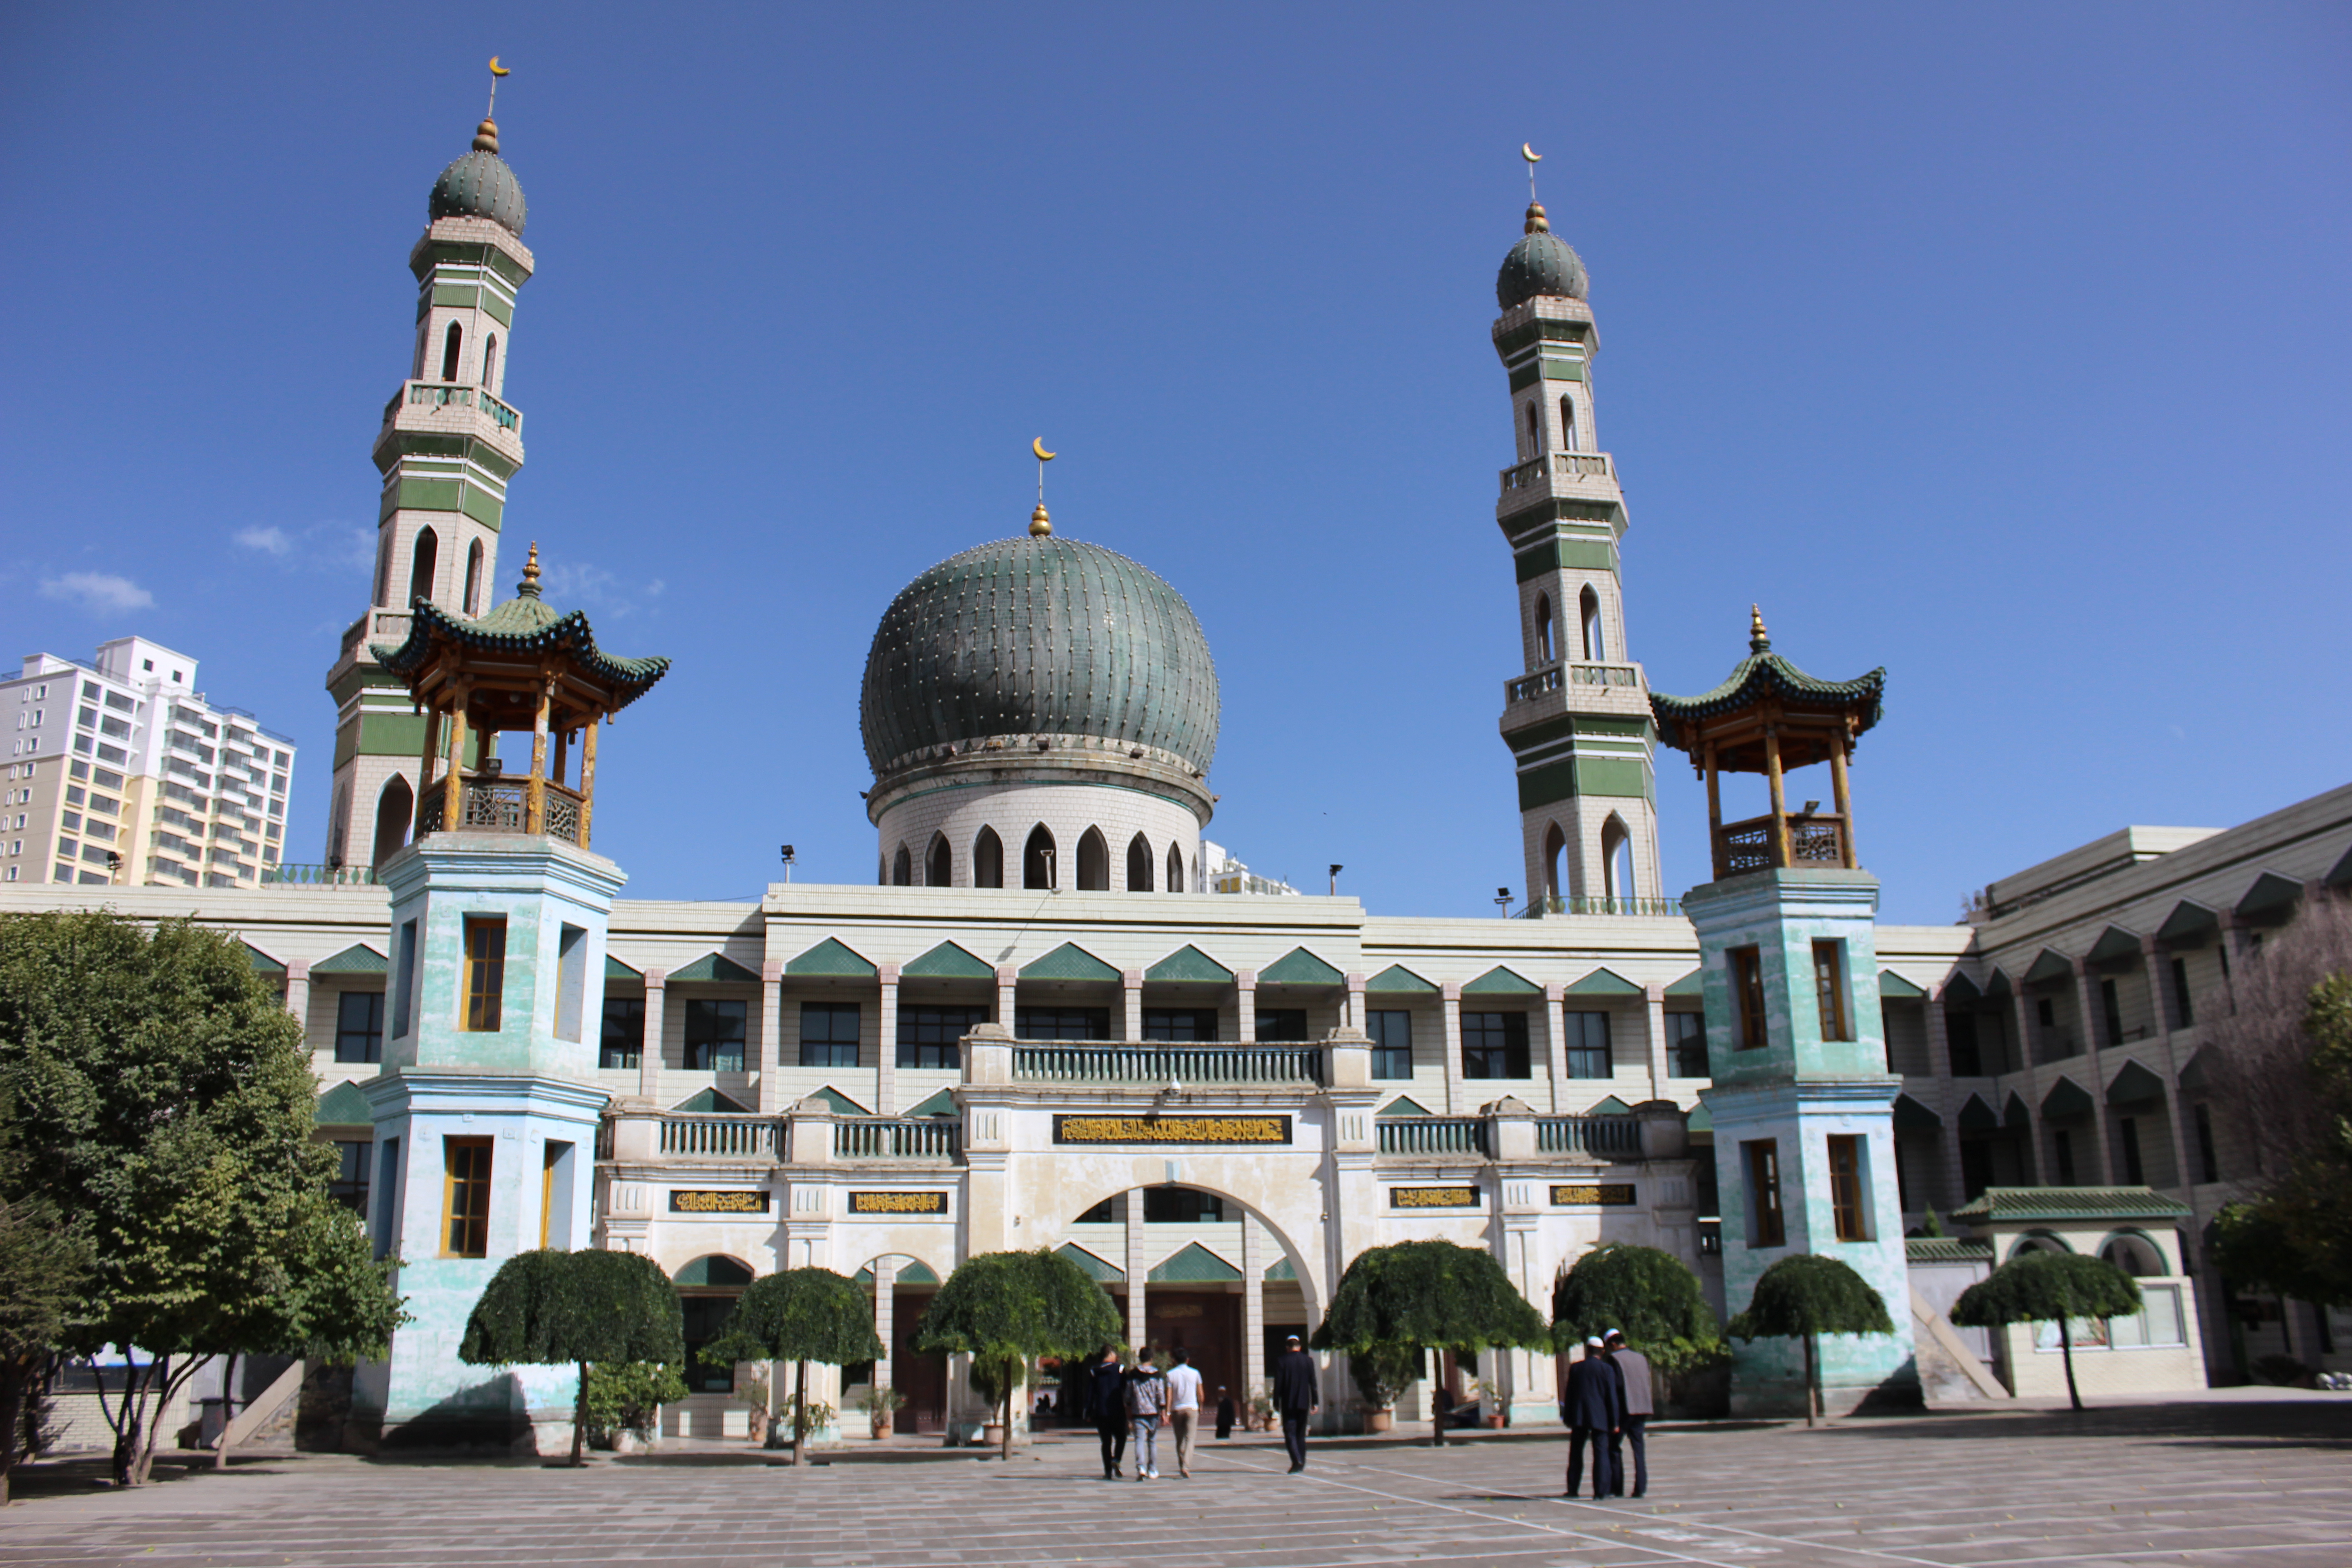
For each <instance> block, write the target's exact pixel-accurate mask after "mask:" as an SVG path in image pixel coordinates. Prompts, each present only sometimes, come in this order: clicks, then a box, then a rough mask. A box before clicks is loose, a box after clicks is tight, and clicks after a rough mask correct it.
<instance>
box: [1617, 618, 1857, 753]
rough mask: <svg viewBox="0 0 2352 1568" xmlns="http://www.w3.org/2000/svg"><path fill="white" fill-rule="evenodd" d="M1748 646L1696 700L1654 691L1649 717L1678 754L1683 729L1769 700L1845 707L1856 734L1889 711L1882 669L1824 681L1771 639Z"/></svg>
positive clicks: (1685, 740)
mask: <svg viewBox="0 0 2352 1568" xmlns="http://www.w3.org/2000/svg"><path fill="white" fill-rule="evenodd" d="M1759 631H1760V623H1759ZM1885 689H1886V671H1885V669H1883V668H1881V669H1874V670H1872V671H1871V672H1870V673H1869V674H1868V675H1864V676H1858V677H1856V678H1855V679H1852V680H1821V679H1815V678H1814V677H1812V676H1810V675H1807V674H1806V673H1805V672H1804V671H1803V670H1801V669H1799V668H1797V667H1796V666H1795V665H1793V664H1790V662H1789V661H1788V660H1787V659H1785V658H1781V657H1780V655H1779V654H1777V653H1774V652H1773V651H1772V643H1771V639H1770V638H1769V637H1763V636H1760V635H1759V636H1757V637H1751V638H1750V639H1749V641H1748V657H1747V658H1743V659H1741V660H1740V661H1739V662H1738V664H1737V665H1735V666H1733V667H1732V671H1731V673H1730V674H1729V675H1728V676H1727V677H1726V678H1725V679H1724V681H1723V684H1722V685H1720V686H1717V687H1716V688H1714V689H1712V690H1708V691H1702V692H1700V693H1699V694H1698V695H1697V696H1696V697H1670V696H1667V695H1666V694H1665V693H1664V692H1661V691H1654V692H1652V693H1650V713H1651V716H1652V717H1653V718H1654V719H1655V720H1656V721H1657V724H1658V739H1659V740H1661V741H1663V742H1665V743H1666V744H1667V745H1669V746H1672V747H1674V748H1675V750H1676V751H1678V752H1687V751H1689V750H1690V749H1691V744H1692V736H1691V734H1690V732H1689V731H1687V730H1686V729H1685V726H1689V725H1693V724H1696V722H1697V721H1700V720H1702V719H1712V718H1714V717H1715V716H1716V715H1717V714H1718V713H1729V712H1733V711H1735V710H1738V709H1741V708H1746V707H1748V706H1749V705H1750V704H1753V703H1757V702H1760V701H1762V700H1765V699H1766V698H1768V697H1777V698H1779V699H1780V700H1781V701H1783V702H1795V703H1799V704H1801V705H1803V706H1805V707H1809V708H1824V707H1826V708H1842V709H1844V710H1847V711H1849V712H1850V713H1852V714H1853V718H1854V725H1853V733H1855V734H1857V735H1859V734H1861V733H1862V732H1863V731H1865V730H1867V729H1869V728H1871V727H1872V726H1873V725H1874V724H1876V723H1877V722H1878V721H1879V719H1880V718H1881V717H1882V716H1883V715H1884V713H1885V704H1884V702H1883V700H1882V699H1883V697H1884V695H1885Z"/></svg>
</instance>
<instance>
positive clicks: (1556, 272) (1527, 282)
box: [1495, 205, 1585, 310]
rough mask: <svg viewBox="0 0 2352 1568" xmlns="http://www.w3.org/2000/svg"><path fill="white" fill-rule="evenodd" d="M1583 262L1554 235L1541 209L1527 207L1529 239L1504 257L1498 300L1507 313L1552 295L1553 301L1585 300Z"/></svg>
mask: <svg viewBox="0 0 2352 1568" xmlns="http://www.w3.org/2000/svg"><path fill="white" fill-rule="evenodd" d="M1584 284H1585V279H1584V262H1583V259H1582V258H1580V257H1579V256H1578V255H1577V254H1576V252H1575V251H1573V250H1571V249H1570V248H1569V246H1568V242H1567V241H1566V240H1564V239H1562V238H1560V237H1559V236H1558V235H1556V234H1554V233H1552V232H1551V228H1550V226H1549V225H1548V224H1547V223H1546V222H1545V221H1544V210H1543V208H1541V207H1540V206H1534V205H1530V206H1529V207H1528V232H1527V236H1526V237H1524V238H1522V239H1521V240H1520V241H1519V243H1518V244H1517V245H1515V246H1513V247H1511V253H1510V254H1509V255H1508V256H1506V257H1505V258H1503V269H1502V271H1500V272H1498V273H1496V276H1495V299H1496V302H1497V303H1499V304H1500V305H1501V306H1502V307H1503V309H1504V310H1509V309H1510V308H1511V307H1512V306H1514V305H1523V304H1525V303H1526V302H1527V301H1528V300H1533V299H1537V298H1539V297H1542V296H1546V295H1549V296H1550V297H1552V298H1554V299H1568V300H1581V299H1583V298H1584Z"/></svg>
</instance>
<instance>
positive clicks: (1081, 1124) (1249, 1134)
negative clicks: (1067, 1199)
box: [1054, 1115, 1290, 1143]
mask: <svg viewBox="0 0 2352 1568" xmlns="http://www.w3.org/2000/svg"><path fill="white" fill-rule="evenodd" d="M1054 1142H1056V1143H1287V1142H1290V1118H1289V1117H1287V1116H1066V1115H1065V1116H1056V1117H1055V1118H1054Z"/></svg>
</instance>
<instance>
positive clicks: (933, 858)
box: [923, 833, 955, 888]
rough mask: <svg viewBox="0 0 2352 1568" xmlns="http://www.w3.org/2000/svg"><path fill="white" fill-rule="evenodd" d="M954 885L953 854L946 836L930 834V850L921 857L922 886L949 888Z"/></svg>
mask: <svg viewBox="0 0 2352 1568" xmlns="http://www.w3.org/2000/svg"><path fill="white" fill-rule="evenodd" d="M954 885H955V856H954V854H953V853H952V852H951V851H950V849H949V848H948V836H947V835H946V834H944V833H934V834H932V835H931V847H930V852H929V854H927V855H925V856H924V857H923V886H925V887H926V888H950V887H953V886H954Z"/></svg>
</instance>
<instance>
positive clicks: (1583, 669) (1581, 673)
mask: <svg viewBox="0 0 2352 1568" xmlns="http://www.w3.org/2000/svg"><path fill="white" fill-rule="evenodd" d="M1567 686H1625V687H1631V688H1633V689H1635V690H1637V691H1638V690H1639V689H1641V686H1642V668H1641V666H1639V665H1633V664H1601V663H1591V662H1586V661H1584V660H1580V659H1563V660H1561V661H1560V662H1559V663H1557V664H1548V665H1545V666H1544V667H1543V668H1541V669H1538V670H1535V671H1533V672H1531V673H1529V674H1527V675H1522V676H1519V677H1517V679H1511V680H1507V681H1505V682H1503V700H1504V701H1506V702H1532V701H1533V700H1536V699H1537V698H1538V697H1541V696H1543V695H1544V694H1545V693H1546V692H1549V691H1558V690H1559V689H1561V688H1562V687H1567Z"/></svg>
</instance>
